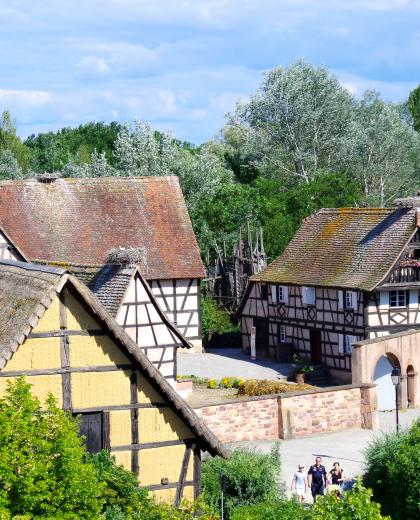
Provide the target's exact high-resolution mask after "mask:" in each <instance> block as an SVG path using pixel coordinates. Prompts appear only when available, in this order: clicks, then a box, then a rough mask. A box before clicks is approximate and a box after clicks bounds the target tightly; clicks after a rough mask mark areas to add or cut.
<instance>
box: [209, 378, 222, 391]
mask: <svg viewBox="0 0 420 520" xmlns="http://www.w3.org/2000/svg"><path fill="white" fill-rule="evenodd" d="M218 386H219V383H218V382H217V380H216V379H209V380H208V381H207V388H211V389H213V390H214V389H216V388H218Z"/></svg>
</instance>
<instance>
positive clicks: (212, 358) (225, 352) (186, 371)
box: [177, 348, 292, 380]
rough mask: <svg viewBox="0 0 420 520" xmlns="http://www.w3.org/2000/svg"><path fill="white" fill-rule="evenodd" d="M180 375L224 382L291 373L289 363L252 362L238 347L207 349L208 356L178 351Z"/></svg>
mask: <svg viewBox="0 0 420 520" xmlns="http://www.w3.org/2000/svg"><path fill="white" fill-rule="evenodd" d="M177 363H178V374H181V375H183V376H189V375H192V374H193V375H195V376H200V377H208V378H215V379H222V378H223V377H240V378H242V379H274V380H275V379H286V378H287V376H288V375H289V374H290V372H291V371H292V367H291V366H290V364H280V363H276V362H274V361H271V360H270V359H259V360H257V361H252V360H251V358H250V357H249V356H248V355H247V354H244V353H243V352H242V351H241V349H239V348H217V349H216V348H214V349H208V351H207V352H206V353H205V354H185V353H183V352H178V357H177Z"/></svg>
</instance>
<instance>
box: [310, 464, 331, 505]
mask: <svg viewBox="0 0 420 520" xmlns="http://www.w3.org/2000/svg"><path fill="white" fill-rule="evenodd" d="M321 462H322V460H321V457H317V458H316V459H315V464H314V465H312V466H311V467H310V468H309V471H308V487H309V488H310V489H311V493H312V498H313V499H314V502H315V501H316V498H317V496H319V495H323V494H324V493H325V487H326V485H327V471H326V469H325V467H324V466H323V465H322V464H321Z"/></svg>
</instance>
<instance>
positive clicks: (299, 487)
mask: <svg viewBox="0 0 420 520" xmlns="http://www.w3.org/2000/svg"><path fill="white" fill-rule="evenodd" d="M304 467H305V466H304V465H303V464H299V466H298V470H297V471H296V472H295V474H294V475H293V478H292V485H291V487H290V489H291V491H292V492H293V491H294V492H295V493H296V495H297V497H298V500H300V502H304V500H305V495H306V474H305V472H304V471H303V469H304Z"/></svg>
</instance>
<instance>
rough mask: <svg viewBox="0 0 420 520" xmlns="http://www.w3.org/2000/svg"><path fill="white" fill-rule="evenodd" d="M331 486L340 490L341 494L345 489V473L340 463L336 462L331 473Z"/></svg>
mask: <svg viewBox="0 0 420 520" xmlns="http://www.w3.org/2000/svg"><path fill="white" fill-rule="evenodd" d="M329 475H330V479H331V484H332V485H333V486H338V487H339V488H340V493H342V492H343V489H344V471H343V469H342V468H341V466H340V464H339V463H338V462H334V464H333V468H332V470H331V471H330V473H329Z"/></svg>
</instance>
